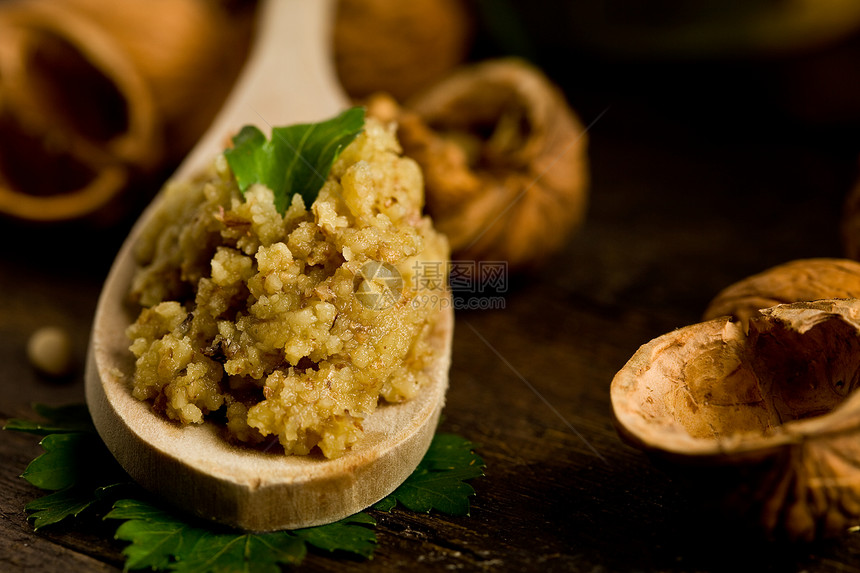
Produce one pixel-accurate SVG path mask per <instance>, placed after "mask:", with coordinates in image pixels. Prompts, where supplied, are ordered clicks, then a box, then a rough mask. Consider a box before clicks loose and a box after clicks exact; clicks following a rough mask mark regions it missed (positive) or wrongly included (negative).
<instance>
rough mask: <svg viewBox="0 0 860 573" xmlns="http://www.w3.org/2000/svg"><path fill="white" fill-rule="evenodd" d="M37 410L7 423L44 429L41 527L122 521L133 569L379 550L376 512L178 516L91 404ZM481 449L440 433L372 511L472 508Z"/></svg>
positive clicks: (266, 572) (36, 517)
mask: <svg viewBox="0 0 860 573" xmlns="http://www.w3.org/2000/svg"><path fill="white" fill-rule="evenodd" d="M34 410H35V411H36V413H37V414H39V415H40V416H41V417H42V418H44V421H33V420H27V419H12V420H9V421H8V422H7V423H6V425H5V426H4V429H5V430H12V431H17V432H26V433H30V434H35V435H39V436H43V438H42V441H41V442H40V443H41V445H42V448H43V449H44V450H45V451H44V453H43V454H41V455H40V456H38V457H37V458H36V459H34V460H33V461H32V462H30V464H29V465H28V466H27V469H26V470H25V471H24V473H23V474H22V476H21V477H23V478H24V479H25V480H27V481H28V482H30V483H31V484H33V485H34V486H36V487H38V488H39V489H42V490H45V491H48V492H50V493H48V494H46V495H44V496H42V497H39V498H37V499H35V500H33V501H31V502H30V503H28V504H27V505H26V506H25V510H26V511H27V512H28V514H29V516H28V518H29V519H30V520H31V521H32V522H33V527H34V529H37V530H38V529H41V528H43V527H46V526H49V525H52V524H56V523H59V522H61V521H64V520H67V519H73V518H76V517H78V516H80V515H82V514H85V513H87V514H96V515H98V514H102V515H103V517H104V519H108V520H115V521H117V522H120V523H119V526H118V528H117V530H116V534H115V538H116V539H119V540H121V541H125V542H127V543H128V544H127V545H126V546H125V548H124V549H123V555H124V556H125V559H126V561H125V569H126V570H134V569H152V570H156V571H173V572H180V573H191V572H201V571H219V572H224V573H229V572H232V571H245V572H255V573H256V572H259V573H275V572H277V571H280V570H281V568H282V566H289V565H297V564H299V563H301V562H302V560H303V559H304V558H305V555H306V554H307V552H308V550H316V551H321V552H324V553H328V554H333V555H347V556H352V557H353V558H356V557H357V558H362V559H371V558H372V557H373V553H374V550H375V548H376V534H375V532H374V529H373V527H374V526H375V525H376V521H375V519H374V518H373V516H372V511H371V512H361V513H358V514H356V515H353V516H350V517H347V518H345V519H342V520H340V521H338V522H336V523H332V524H329V525H322V526H319V527H310V528H306V529H297V530H292V531H276V532H272V533H246V532H240V531H236V530H230V529H226V528H222V527H219V526H218V525H215V524H211V523H208V522H203V521H200V520H197V519H195V518H191V517H188V516H186V515H183V514H179V513H176V512H174V511H172V510H171V509H169V508H168V507H167V506H163V505H162V504H161V503H160V502H159V501H158V500H154V499H152V498H151V496H150V495H149V494H148V493H147V492H145V491H144V490H143V489H141V488H140V487H139V486H137V485H136V484H135V483H134V482H133V481H132V480H131V478H129V477H128V475H127V474H126V473H125V472H124V471H123V469H122V468H121V466H120V465H119V464H118V463H117V462H116V461H115V460H114V458H113V456H112V455H111V454H110V452H109V451H108V449H107V448H106V447H105V445H104V443H103V442H102V441H101V438H99V435H98V433H96V430H95V427H94V426H93V424H92V420H91V418H90V416H89V412H88V410H87V408H86V406H82V405H81V406H78V405H75V406H65V407H60V408H52V407H48V406H44V405H35V406H34ZM476 447H477V446H476V444H474V443H472V442H470V441H468V440H464V439H463V438H460V437H458V436H455V435H453V434H444V433H439V434H437V435H436V436H435V437H434V439H433V442H432V443H431V445H430V449H429V450H428V452H427V454H426V455H425V456H424V459H423V460H422V461H421V463H420V464H419V465H418V468H417V469H416V470H415V471H414V472H413V473H412V475H411V476H410V477H409V478H408V479H407V480H406V481H405V482H404V483H403V484H402V485H401V486H400V487H399V488H397V489H396V490H395V491H394V492H393V493H392V494H391V495H389V496H388V497H386V498H385V499H383V500H382V501H380V502H378V503H377V504H376V505H374V507H373V510H377V511H391V510H392V509H393V508H394V507H395V506H397V505H402V506H403V507H405V508H406V509H408V510H412V511H420V512H431V511H438V512H441V513H445V514H449V515H468V513H469V500H470V498H471V497H472V496H473V495H474V493H475V491H474V489H472V487H471V486H470V485H469V484H468V483H466V481H467V480H471V479H473V478H476V477H479V476H481V475H483V468H484V461H483V460H482V459H481V457H480V456H479V455H478V454H476V453H475V451H474V450H475V448H476ZM93 468H98V471H93Z"/></svg>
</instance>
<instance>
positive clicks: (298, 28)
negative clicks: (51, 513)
mask: <svg viewBox="0 0 860 573" xmlns="http://www.w3.org/2000/svg"><path fill="white" fill-rule="evenodd" d="M332 9H333V0H267V2H264V3H263V5H262V8H261V14H260V17H259V18H260V29H259V32H258V34H259V37H260V40H259V42H258V44H257V46H256V48H255V49H254V51H253V52H252V55H251V59H250V61H249V63H248V64H247V65H246V69H245V71H244V72H243V75H242V77H241V78H240V81H239V84H238V86H237V88H236V90H235V91H234V93H233V95H232V96H231V99H230V100H229V101H228V102H227V104H226V105H225V108H224V110H223V111H222V114H221V115H220V116H219V119H217V120H216V122H215V123H214V124H213V126H212V128H211V129H210V130H209V132H208V133H207V135H206V136H205V137H204V138H203V140H201V143H200V144H199V145H198V146H197V147H196V148H195V150H194V151H193V152H192V153H191V154H190V155H189V157H188V158H187V159H186V161H185V162H184V163H183V165H182V166H181V167H180V169H179V170H178V171H177V173H176V175H175V176H174V177H175V178H178V179H184V178H187V177H189V176H190V175H192V174H193V173H194V172H195V171H197V170H198V169H199V168H200V167H201V166H202V165H205V164H206V163H207V162H209V161H211V160H212V159H213V158H214V157H215V155H217V153H219V152H220V151H221V150H222V149H223V143H224V141H225V140H226V138H227V137H229V135H230V134H231V133H235V132H236V131H237V130H238V129H239V128H240V127H241V126H242V125H244V124H245V123H255V124H258V125H259V124H260V123H270V124H275V125H282V124H286V123H296V122H306V121H316V120H319V119H323V118H325V117H329V116H331V115H334V114H335V113H337V112H338V111H340V110H341V109H342V108H344V107H345V106H346V101H347V100H346V98H345V97H344V96H343V95H342V94H341V92H340V89H339V88H338V87H337V85H336V82H335V80H334V79H333V78H334V76H333V72H332V70H331V58H330V57H328V56H327V54H328V49H329V48H328V35H327V34H325V33H321V31H322V30H327V25H328V23H329V22H330V21H331V16H332ZM285 27H286V28H288V29H285ZM283 34H293V40H292V41H293V42H295V44H294V45H304V46H311V47H312V48H313V49H310V50H308V51H307V52H306V53H304V54H303V56H302V57H301V58H290V57H288V56H287V55H284V54H283V52H282V50H283V49H284V44H285V43H290V42H286V41H285V38H284V37H283ZM291 60H300V61H299V62H298V63H297V65H298V67H299V68H301V69H300V70H299V71H296V70H295V69H293V70H292V72H293V73H296V74H298V75H299V76H301V78H302V82H301V85H300V86H298V87H296V86H293V85H276V86H275V87H274V88H273V91H276V92H279V95H278V97H277V98H275V99H272V95H273V94H272V93H264V94H261V93H260V92H259V90H260V89H263V87H264V86H266V85H267V84H268V83H270V80H271V77H270V76H269V75H268V74H271V73H272V70H273V69H281V68H289V67H290V63H289V62H290V61H291ZM293 64H296V62H293ZM294 77H295V76H294ZM293 83H295V82H293ZM261 95H262V96H263V97H262V98H261V97H258V96H261ZM285 105H288V106H289V109H287V110H284V109H283V108H284V106H285ZM276 122H277V123H276ZM159 199H160V196H159V197H157V198H156V199H155V201H153V204H152V205H150V207H149V208H148V209H147V210H146V211H145V212H144V214H143V215H142V216H141V218H140V220H138V222H137V223H136V225H135V226H134V228H133V229H132V232H131V233H130V235H129V237H128V238H127V239H126V241H125V242H124V244H123V246H122V248H121V250H120V252H119V254H118V255H117V258H116V260H115V262H114V265H113V267H112V268H111V270H110V273H109V275H108V278H107V280H106V282H105V286H104V289H103V290H102V293H101V296H100V297H99V301H98V306H97V309H96V314H95V318H94V323H93V330H92V334H91V340H90V348H89V354H88V357H87V368H86V375H85V378H86V385H85V388H86V399H87V404H88V406H89V409H90V413H91V415H92V417H93V422H94V423H95V426H96V429H97V430H98V432H99V434H100V436H101V438H102V439H103V440H104V442H105V444H106V445H107V447H108V448H109V449H110V450H111V452H112V453H113V455H114V456H115V457H116V458H117V460H118V461H119V463H120V464H121V465H122V466H123V468H125V470H126V471H127V472H128V473H129V475H130V476H131V477H132V478H133V479H135V481H137V482H138V483H140V484H141V485H142V486H144V487H145V488H147V489H149V490H151V491H153V492H155V493H157V494H158V495H160V496H161V497H163V498H164V499H166V500H167V501H169V502H170V503H172V504H175V505H176V506H178V507H179V508H181V509H183V510H185V511H189V512H191V513H193V514H196V515H198V516H201V517H204V518H207V519H212V520H215V521H218V522H220V523H224V524H227V525H230V526H235V527H239V528H242V529H245V530H252V531H269V530H275V529H297V528H302V527H309V526H314V525H321V524H324V523H330V522H333V521H336V520H339V519H342V518H344V517H347V516H349V515H352V514H354V513H357V512H359V511H361V510H363V509H365V508H367V507H369V506H370V505H372V504H374V503H376V502H377V501H379V500H380V499H382V498H383V497H385V496H386V495H388V494H389V493H391V491H393V490H394V489H395V488H396V487H397V486H398V485H400V484H401V483H402V482H403V481H404V480H405V479H406V478H407V477H408V476H409V475H410V474H411V473H412V472H413V471H414V469H415V467H416V466H417V465H418V463H419V462H420V460H421V458H422V457H423V456H424V454H425V453H426V451H427V449H428V447H429V445H430V442H431V440H432V438H433V435H434V433H435V430H436V426H437V424H438V421H439V416H440V413H441V409H442V407H443V405H444V401H445V393H446V391H447V386H448V369H449V366H450V356H451V339H452V333H453V310H452V306H451V304H450V303H451V300H450V295H448V298H447V299H443V300H441V301H439V302H440V309H439V312H440V320H439V321H438V323H437V325H436V328H435V330H434V332H433V334H432V345H433V347H434V349H435V354H434V361H433V362H432V364H431V365H430V367H429V368H428V369H427V373H428V375H429V379H430V383H429V384H428V385H427V386H425V387H423V388H422V389H421V391H420V392H419V395H418V396H417V397H416V398H415V399H413V400H410V401H407V402H404V403H402V404H397V405H381V406H380V407H379V408H378V409H377V411H376V412H374V413H373V414H372V415H371V416H370V417H369V418H367V419H366V420H365V421H364V423H363V428H364V436H363V438H362V439H361V441H360V442H359V443H358V444H357V445H356V446H354V447H353V448H352V450H351V451H349V452H348V453H346V454H345V455H343V456H342V457H340V458H337V459H334V460H325V459H323V458H322V457H314V456H284V455H283V454H282V453H281V454H278V453H267V452H260V451H257V450H253V449H251V448H242V447H237V446H233V445H231V444H229V443H228V442H227V441H226V440H224V439H222V438H221V436H220V435H219V431H220V430H219V429H218V428H217V427H216V426H215V425H213V424H211V423H208V422H207V423H204V424H202V425H196V426H186V427H179V426H178V425H176V424H175V423H173V422H170V421H168V420H165V419H163V418H162V417H160V416H157V415H155V414H154V413H153V412H152V411H151V409H150V405H149V404H148V403H146V402H142V401H139V400H137V399H135V398H134V397H132V395H131V376H132V373H133V369H134V359H133V356H132V355H131V353H130V351H129V350H128V346H129V340H128V339H127V338H126V335H125V329H126V327H127V326H128V325H129V324H130V322H131V321H132V320H133V319H134V314H135V313H136V311H135V310H133V309H131V308H130V307H129V306H128V305H127V303H126V300H127V293H128V291H129V285H130V283H131V280H132V277H133V274H134V271H135V268H136V263H135V259H134V247H135V243H136V242H137V239H138V237H139V236H140V234H141V232H142V230H143V229H144V227H145V226H146V225H147V223H148V222H149V220H150V219H151V218H152V216H153V214H154V212H155V206H156V204H157V203H158V201H159Z"/></svg>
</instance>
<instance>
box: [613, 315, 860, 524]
mask: <svg viewBox="0 0 860 573" xmlns="http://www.w3.org/2000/svg"><path fill="white" fill-rule="evenodd" d="M858 385H860V300H857V299H851V300H822V301H814V302H801V303H794V304H789V305H779V306H775V307H771V308H768V309H764V310H762V311H761V313H760V314H759V315H756V316H754V317H752V318H751V319H750V323H749V333H748V334H746V333H745V332H744V329H743V327H742V325H741V324H739V323H738V322H733V321H731V320H730V319H728V318H727V317H723V318H719V319H715V320H711V321H708V322H703V323H699V324H694V325H692V326H687V327H685V328H681V329H679V330H676V331H674V332H670V333H668V334H665V335H663V336H660V337H659V338H656V339H654V340H652V341H651V342H649V343H647V344H645V345H644V346H642V347H641V348H640V349H639V350H638V351H637V352H636V353H635V354H634V356H633V357H632V358H631V359H630V361H629V362H628V363H627V364H626V365H625V366H624V367H623V368H622V369H621V371H619V372H618V374H617V375H616V376H615V378H614V379H613V381H612V386H611V391H610V393H611V399H612V408H613V413H614V416H615V420H616V425H617V428H618V430H619V433H620V434H621V436H622V437H624V438H625V439H626V440H627V441H628V442H629V443H631V444H632V445H634V446H636V447H639V448H641V449H642V450H644V451H645V452H647V453H649V454H650V455H651V456H653V457H654V458H655V459H656V460H659V461H660V462H661V463H663V464H666V465H667V466H668V467H671V468H672V469H674V470H675V471H677V472H678V473H679V474H680V475H684V476H685V477H687V478H688V479H689V480H690V484H691V485H692V487H694V488H696V489H697V490H698V492H699V493H701V494H702V495H703V496H705V497H708V496H712V497H713V496H716V497H718V498H719V499H720V500H721V501H722V507H724V508H726V509H727V510H728V511H730V512H731V513H732V514H733V515H735V516H736V517H737V516H743V517H746V518H748V519H750V520H751V521H750V523H755V524H756V525H757V527H760V528H762V529H763V530H764V531H765V532H767V533H768V534H770V535H772V536H775V537H780V538H788V539H793V540H812V539H816V538H822V537H829V536H834V535H839V534H841V533H843V532H845V531H846V530H847V529H848V528H850V527H852V526H855V525H857V524H858V523H860V393H857V392H854V390H855V388H857V386H858Z"/></svg>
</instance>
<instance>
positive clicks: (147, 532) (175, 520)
mask: <svg viewBox="0 0 860 573" xmlns="http://www.w3.org/2000/svg"><path fill="white" fill-rule="evenodd" d="M105 519H122V520H125V522H124V523H123V524H122V525H120V526H119V528H118V529H117V530H116V535H115V536H114V537H115V538H116V539H122V540H123V541H130V542H131V544H130V545H128V546H126V547H125V549H123V551H122V553H123V555H125V557H126V562H125V568H126V569H143V568H151V569H156V570H157V569H167V567H168V565H169V564H170V563H172V561H173V558H174V557H175V556H176V555H182V554H183V552H190V551H192V550H193V549H194V547H195V545H196V544H197V541H198V540H199V539H200V538H201V537H202V536H203V535H204V533H205V530H203V529H200V528H198V527H194V526H192V525H189V524H188V523H187V522H186V521H185V520H183V519H181V518H179V517H176V516H174V515H173V514H171V513H170V512H168V511H165V510H162V509H159V508H157V507H155V506H154V505H151V504H149V503H147V502H145V501H141V500H137V499H121V500H119V501H117V502H116V503H114V506H113V509H112V510H111V511H110V513H108V514H107V515H106V516H105Z"/></svg>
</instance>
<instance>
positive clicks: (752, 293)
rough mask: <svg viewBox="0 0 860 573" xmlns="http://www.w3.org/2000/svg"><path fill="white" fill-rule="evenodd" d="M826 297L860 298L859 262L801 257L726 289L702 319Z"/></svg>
mask: <svg viewBox="0 0 860 573" xmlns="http://www.w3.org/2000/svg"><path fill="white" fill-rule="evenodd" d="M824 298H860V263H858V262H855V261H851V260H848V259H798V260H796V261H789V262H787V263H784V264H781V265H777V266H775V267H772V268H770V269H767V270H766V271H763V272H761V273H758V274H755V275H752V276H750V277H747V278H745V279H743V280H741V281H738V282H736V283H734V284H733V285H730V286H728V287H726V288H725V289H723V290H722V291H720V292H719V294H717V296H716V297H714V299H713V300H712V301H711V303H710V304H709V305H708V308H707V309H706V310H705V313H704V315H703V320H710V319H712V318H717V317H719V316H725V315H731V316H734V317H735V318H738V319H740V320H742V321H744V320H747V319H748V318H749V317H750V316H752V315H753V314H755V313H756V312H757V311H758V310H759V309H762V308H768V307H771V306H775V305H777V304H787V303H792V302H802V301H808V300H820V299H824Z"/></svg>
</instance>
